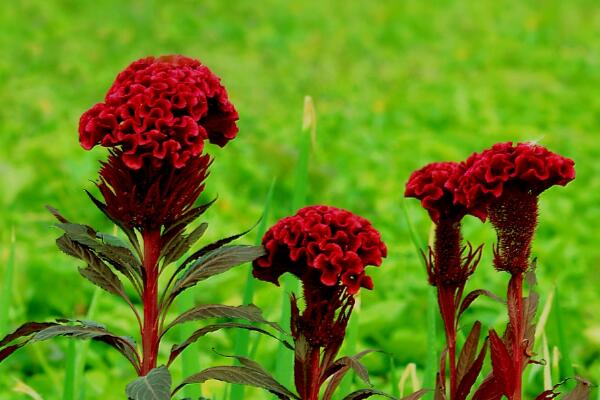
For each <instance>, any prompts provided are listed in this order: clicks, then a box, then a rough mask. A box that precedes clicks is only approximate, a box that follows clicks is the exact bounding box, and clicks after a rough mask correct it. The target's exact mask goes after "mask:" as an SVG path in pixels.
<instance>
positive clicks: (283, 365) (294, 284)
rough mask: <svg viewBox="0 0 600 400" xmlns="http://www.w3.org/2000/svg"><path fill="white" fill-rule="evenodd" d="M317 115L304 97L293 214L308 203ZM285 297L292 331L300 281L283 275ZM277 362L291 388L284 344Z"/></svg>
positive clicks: (285, 319)
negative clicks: (291, 302) (292, 312)
mask: <svg viewBox="0 0 600 400" xmlns="http://www.w3.org/2000/svg"><path fill="white" fill-rule="evenodd" d="M316 127H317V123H316V113H315V107H314V103H313V101H312V98H311V97H310V96H306V97H305V98H304V115H303V120H302V134H301V135H300V140H299V144H298V145H299V156H298V164H297V166H296V173H295V180H294V184H295V185H294V193H293V195H292V204H291V207H292V212H295V211H296V210H297V209H298V208H300V207H301V206H303V205H304V204H305V203H306V193H307V188H308V162H309V156H310V148H311V142H313V141H314V138H315V136H316ZM282 280H283V298H282V305H281V317H280V319H279V322H280V325H281V326H282V327H284V328H285V329H289V322H290V305H289V300H290V299H289V297H290V294H291V293H296V292H298V289H299V282H298V280H297V279H296V278H295V277H293V276H290V275H289V274H287V275H284V276H283V279H282ZM276 360H277V361H276V363H275V377H276V378H277V379H278V380H279V382H281V383H282V384H283V385H284V386H286V387H290V386H291V385H292V382H293V379H292V378H293V368H292V365H293V363H294V355H293V354H292V352H291V351H289V350H288V349H286V348H285V346H283V345H280V346H279V348H278V349H277V359H276Z"/></svg>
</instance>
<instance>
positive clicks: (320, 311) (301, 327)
mask: <svg viewBox="0 0 600 400" xmlns="http://www.w3.org/2000/svg"><path fill="white" fill-rule="evenodd" d="M262 244H263V246H264V248H265V250H266V254H265V256H263V257H261V258H258V259H257V260H255V261H254V264H253V273H254V276H255V277H256V278H258V279H261V280H265V281H268V282H272V283H274V284H276V285H278V284H279V283H278V280H279V277H280V276H281V275H282V274H284V273H288V272H289V273H291V274H293V275H295V276H296V277H298V278H299V279H300V281H301V282H302V289H303V294H304V304H305V307H304V309H303V310H302V311H301V310H300V309H299V307H298V303H297V301H296V298H295V297H294V296H292V300H291V321H290V326H291V332H292V336H293V338H294V343H295V346H296V357H295V360H294V378H295V385H296V389H297V391H298V395H299V396H300V398H301V399H306V400H317V399H318V395H319V390H320V387H321V385H323V383H324V382H325V381H326V380H327V379H328V378H329V376H331V375H332V374H333V373H335V372H336V371H337V370H338V368H336V367H335V365H334V364H335V363H336V361H334V360H335V357H336V355H337V353H338V351H339V349H340V347H341V346H342V342H343V340H344V336H345V334H346V327H347V325H348V320H349V318H350V314H351V313H352V309H353V307H354V301H355V300H354V295H355V294H356V293H357V292H358V291H359V290H360V288H361V287H363V288H366V289H373V281H372V279H371V277H369V276H368V275H366V273H365V267H366V266H368V265H374V266H379V265H381V262H382V258H383V257H386V255H387V249H386V246H385V244H384V243H383V242H382V241H381V236H380V234H379V232H377V230H375V228H373V226H372V225H371V223H370V222H369V221H367V220H366V219H364V218H362V217H359V216H357V215H355V214H353V213H351V212H349V211H346V210H342V209H339V208H335V207H328V206H310V207H305V208H302V209H301V210H299V211H298V212H297V213H296V214H295V215H294V216H291V217H287V218H283V219H281V220H280V221H279V222H277V223H276V224H275V225H274V226H273V227H272V228H270V229H269V230H268V231H267V233H266V234H265V236H264V237H263V240H262ZM334 387H335V386H334ZM334 387H332V388H330V389H328V391H329V390H333V389H334ZM330 395H331V393H330Z"/></svg>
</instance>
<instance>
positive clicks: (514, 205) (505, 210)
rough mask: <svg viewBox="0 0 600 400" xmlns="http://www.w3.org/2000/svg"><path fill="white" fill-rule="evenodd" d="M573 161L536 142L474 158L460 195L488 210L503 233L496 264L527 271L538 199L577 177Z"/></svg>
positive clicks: (496, 147)
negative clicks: (551, 189)
mask: <svg viewBox="0 0 600 400" xmlns="http://www.w3.org/2000/svg"><path fill="white" fill-rule="evenodd" d="M574 164H575V163H574V162H573V160H571V159H569V158H566V157H563V156H561V155H559V154H556V153H553V152H551V151H549V150H548V149H546V148H545V147H542V146H539V145H537V144H532V143H519V144H518V145H516V146H513V145H512V143H511V142H507V143H499V144H496V145H494V146H493V147H492V148H491V149H488V150H485V151H483V152H481V153H479V154H473V155H472V156H471V157H470V158H469V159H468V160H467V162H466V172H465V174H464V176H463V177H462V178H461V180H460V186H459V197H461V199H462V200H463V201H464V202H466V204H467V205H468V206H471V205H473V204H478V205H479V207H480V209H481V211H482V212H487V213H488V214H489V216H490V221H491V222H492V225H494V228H495V229H496V231H497V234H498V245H497V248H496V250H495V259H494V264H495V266H496V268H497V269H499V270H504V271H508V272H510V273H513V274H514V273H519V272H524V271H526V270H527V268H528V266H529V256H530V253H531V241H532V239H533V234H534V232H535V228H536V225H537V199H538V196H539V194H540V193H542V192H543V191H544V190H546V189H548V188H550V187H551V186H554V185H561V186H565V185H566V184H567V183H569V182H570V181H572V180H573V179H574V178H575V169H574Z"/></svg>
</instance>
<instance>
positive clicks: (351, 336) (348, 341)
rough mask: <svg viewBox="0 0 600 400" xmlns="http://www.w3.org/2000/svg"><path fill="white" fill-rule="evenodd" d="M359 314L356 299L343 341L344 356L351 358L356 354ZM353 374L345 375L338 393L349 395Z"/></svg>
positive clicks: (358, 302)
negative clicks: (344, 347)
mask: <svg viewBox="0 0 600 400" xmlns="http://www.w3.org/2000/svg"><path fill="white" fill-rule="evenodd" d="M359 313H360V297H357V298H356V303H355V304H354V309H353V311H352V315H351V316H350V321H348V329H347V334H346V337H345V339H344V344H345V346H346V354H348V355H350V356H352V355H354V354H356V353H357V350H356V342H357V341H358V316H359ZM354 376H355V375H354V373H351V374H346V375H345V376H344V378H343V379H342V382H341V383H340V388H339V391H338V393H350V391H351V389H352V383H353V382H354Z"/></svg>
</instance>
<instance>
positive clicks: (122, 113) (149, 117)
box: [79, 55, 238, 170]
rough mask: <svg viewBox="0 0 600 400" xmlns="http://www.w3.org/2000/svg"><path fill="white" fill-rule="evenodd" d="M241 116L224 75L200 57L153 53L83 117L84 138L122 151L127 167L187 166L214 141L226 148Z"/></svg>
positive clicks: (84, 143)
mask: <svg viewBox="0 0 600 400" xmlns="http://www.w3.org/2000/svg"><path fill="white" fill-rule="evenodd" d="M237 120H238V114H237V111H236V110H235V108H234V106H233V105H232V104H231V103H230V102H229V100H228V97H227V92H226V90H225V88H224V87H223V86H222V85H221V82H220V79H219V78H218V77H217V76H216V75H215V74H213V73H212V72H211V71H210V70H209V69H208V68H207V67H206V66H204V65H202V64H201V63H200V62H199V61H197V60H194V59H191V58H188V57H184V56H180V55H170V56H163V57H158V58H154V57H147V58H143V59H141V60H138V61H135V62H134V63H132V64H131V65H129V66H128V67H127V68H126V69H125V70H124V71H123V72H121V73H120V74H119V75H118V76H117V79H116V80H115V82H114V83H113V85H112V87H111V88H110V89H109V91H108V93H107V94H106V97H105V100H104V102H102V103H98V104H96V105H95V106H93V107H92V108H91V109H90V110H89V111H87V112H85V113H84V114H83V115H82V116H81V120H80V122H79V140H80V143H81V145H82V146H83V148H85V149H86V150H89V149H91V148H93V147H94V146H96V145H101V146H104V147H109V148H113V149H115V150H117V151H116V152H115V154H117V155H118V156H119V157H121V158H122V159H123V162H124V163H125V165H127V167H129V168H131V169H135V170H137V169H140V168H142V166H143V165H144V164H145V163H146V164H148V163H150V164H152V165H153V166H154V167H160V166H162V165H163V164H165V163H168V164H170V165H172V166H173V167H175V168H182V167H184V166H185V165H186V164H187V162H188V160H190V159H191V158H193V157H198V156H200V155H201V154H202V152H203V150H204V142H205V141H206V140H209V141H210V142H211V143H215V144H217V145H219V146H224V145H225V144H226V143H227V142H228V141H230V140H231V139H233V138H235V136H236V134H237V131H238V129H237V125H236V121H237Z"/></svg>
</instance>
